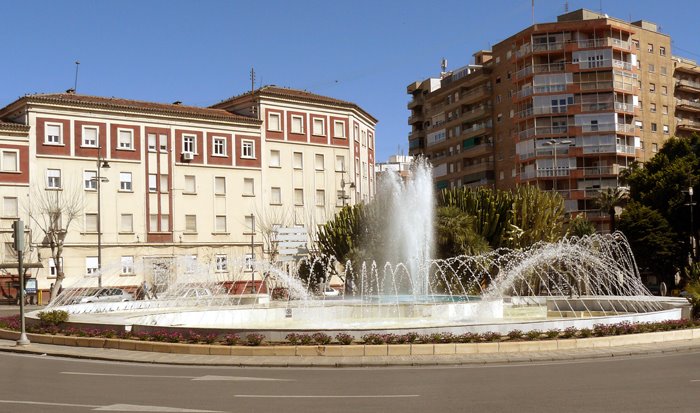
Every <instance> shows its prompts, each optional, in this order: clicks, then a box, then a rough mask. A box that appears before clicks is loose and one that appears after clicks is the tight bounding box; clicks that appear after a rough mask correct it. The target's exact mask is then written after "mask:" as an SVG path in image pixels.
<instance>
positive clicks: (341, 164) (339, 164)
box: [335, 155, 345, 172]
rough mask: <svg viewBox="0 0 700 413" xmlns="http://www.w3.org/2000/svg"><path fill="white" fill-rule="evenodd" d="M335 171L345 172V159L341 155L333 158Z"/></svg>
mask: <svg viewBox="0 0 700 413" xmlns="http://www.w3.org/2000/svg"><path fill="white" fill-rule="evenodd" d="M335 171H336V172H345V157H344V156H343V155H336V156H335Z"/></svg>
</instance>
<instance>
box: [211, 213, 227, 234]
mask: <svg viewBox="0 0 700 413" xmlns="http://www.w3.org/2000/svg"><path fill="white" fill-rule="evenodd" d="M214 231H216V232H226V215H217V216H216V217H215V218H214Z"/></svg>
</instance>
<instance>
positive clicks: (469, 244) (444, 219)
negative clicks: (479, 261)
mask: <svg viewBox="0 0 700 413" xmlns="http://www.w3.org/2000/svg"><path fill="white" fill-rule="evenodd" d="M435 226H436V233H437V255H438V257H439V258H450V257H455V256H458V255H477V254H481V253H483V252H486V251H488V250H490V249H491V248H490V247H489V244H488V242H486V240H485V239H484V237H482V236H481V235H480V234H479V233H477V232H476V230H475V226H476V218H474V217H473V216H470V215H467V214H465V213H464V212H462V211H461V210H460V209H459V208H457V207H439V208H437V219H436V225H435Z"/></svg>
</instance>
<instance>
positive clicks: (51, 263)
mask: <svg viewBox="0 0 700 413" xmlns="http://www.w3.org/2000/svg"><path fill="white" fill-rule="evenodd" d="M59 262H60V263H61V268H63V257H61V258H60V260H59ZM57 275H58V271H56V261H54V260H53V258H49V278H56V276H57Z"/></svg>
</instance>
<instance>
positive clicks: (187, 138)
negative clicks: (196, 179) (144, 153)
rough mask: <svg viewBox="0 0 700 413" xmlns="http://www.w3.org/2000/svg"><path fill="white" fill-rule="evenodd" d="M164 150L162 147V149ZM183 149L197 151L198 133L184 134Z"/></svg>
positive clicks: (184, 150)
mask: <svg viewBox="0 0 700 413" xmlns="http://www.w3.org/2000/svg"><path fill="white" fill-rule="evenodd" d="M162 150H163V149H162V148H161V151H162ZM182 151H183V152H192V153H195V154H196V153H197V135H192V134H185V133H183V134H182Z"/></svg>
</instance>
